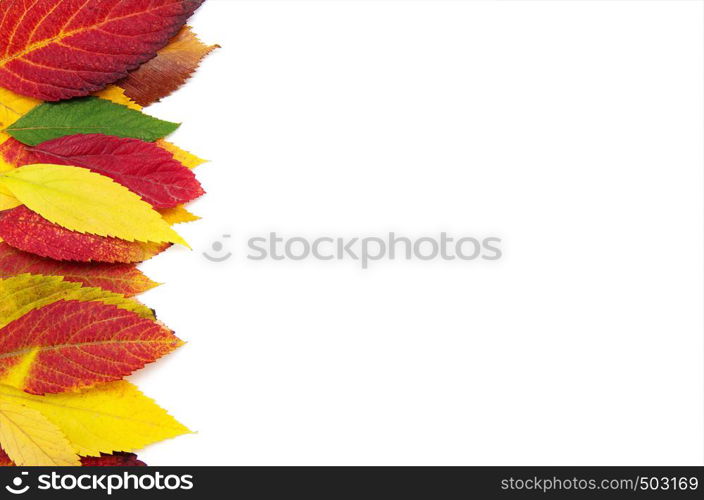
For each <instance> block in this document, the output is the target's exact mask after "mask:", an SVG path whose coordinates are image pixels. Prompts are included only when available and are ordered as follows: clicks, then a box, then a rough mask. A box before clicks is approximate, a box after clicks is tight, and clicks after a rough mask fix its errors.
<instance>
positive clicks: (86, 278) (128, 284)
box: [0, 243, 156, 297]
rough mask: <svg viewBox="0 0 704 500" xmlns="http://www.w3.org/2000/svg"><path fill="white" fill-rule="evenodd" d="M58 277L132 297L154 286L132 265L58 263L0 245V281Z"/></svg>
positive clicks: (3, 244) (6, 245) (4, 244)
mask: <svg viewBox="0 0 704 500" xmlns="http://www.w3.org/2000/svg"><path fill="white" fill-rule="evenodd" d="M25 273H28V274H41V275H45V276H61V277H62V278H63V279H64V281H71V282H74V283H81V284H83V285H84V286H88V287H95V288H102V289H103V290H108V291H110V292H115V293H119V294H121V295H124V296H126V297H133V296H135V295H137V294H140V293H144V292H146V291H147V290H151V289H152V288H154V287H155V286H156V283H154V282H153V281H152V280H150V279H149V278H147V277H146V276H145V275H144V274H143V273H142V272H141V271H140V270H139V269H137V267H136V266H135V265H134V264H89V263H78V262H60V261H57V260H52V259H46V258H44V257H38V256H36V255H32V254H30V253H26V252H21V251H19V250H15V249H14V248H12V247H11V246H10V245H8V244H7V243H0V279H3V278H10V277H12V276H17V275H20V274H25Z"/></svg>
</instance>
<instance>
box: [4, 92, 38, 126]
mask: <svg viewBox="0 0 704 500" xmlns="http://www.w3.org/2000/svg"><path fill="white" fill-rule="evenodd" d="M40 104H41V101H38V100H37V99H32V98H31V97H25V96H22V95H19V94H15V93H14V92H11V91H9V90H7V89H4V88H0V129H3V130H4V129H6V128H7V127H9V126H10V125H12V124H13V123H15V122H16V121H17V120H19V119H20V118H21V117H22V116H23V115H24V114H26V113H29V112H30V111H31V110H32V109H34V108H36V107H37V106H39V105H40Z"/></svg>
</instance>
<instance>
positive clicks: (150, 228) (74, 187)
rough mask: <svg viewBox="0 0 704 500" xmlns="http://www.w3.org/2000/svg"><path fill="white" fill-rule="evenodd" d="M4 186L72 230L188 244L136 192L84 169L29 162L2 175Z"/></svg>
mask: <svg viewBox="0 0 704 500" xmlns="http://www.w3.org/2000/svg"><path fill="white" fill-rule="evenodd" d="M0 185H3V186H4V187H5V188H6V189H8V190H9V191H10V192H12V194H13V195H14V196H15V197H16V198H17V199H18V200H20V201H21V202H22V203H23V204H24V205H26V206H27V208H29V209H30V210H33V211H34V212H36V213H38V214H39V215H41V216H42V217H44V218H45V219H47V220H49V221H51V222H54V223H56V224H58V225H60V226H63V227H65V228H66V229H70V230H72V231H78V232H80V233H90V234H97V235H98V236H114V237H116V238H120V239H123V240H127V241H152V242H156V243H180V244H182V245H184V246H188V243H186V242H185V240H184V239H183V238H181V237H180V236H179V235H178V234H177V233H176V232H175V231H174V230H173V229H171V226H169V225H168V224H167V223H166V221H165V220H164V219H162V217H161V215H159V213H158V212H156V211H155V210H154V209H153V208H152V206H151V205H149V204H148V203H146V202H145V201H143V200H142V199H141V198H140V197H139V196H138V195H136V194H135V193H133V192H132V191H130V190H129V189H127V188H126V187H124V186H122V185H120V184H118V183H116V182H114V181H113V180H112V179H110V178H108V177H105V176H102V175H100V174H96V173H94V172H91V171H90V170H88V169H85V168H80V167H69V166H65V165H46V164H37V165H27V166H24V167H20V168H16V169H14V170H12V171H10V172H5V173H4V174H0Z"/></svg>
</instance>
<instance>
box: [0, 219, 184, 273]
mask: <svg viewBox="0 0 704 500" xmlns="http://www.w3.org/2000/svg"><path fill="white" fill-rule="evenodd" d="M0 238H2V239H3V240H5V242H6V243H7V244H8V245H10V246H12V247H14V248H16V249H18V250H23V251H25V252H29V253H33V254H35V255H39V256H40V257H48V258H50V259H55V260H71V261H77V262H108V263H115V262H121V263H128V264H129V263H134V262H143V261H145V260H147V259H151V258H152V257H154V256H155V255H157V254H159V253H161V252H163V251H164V250H166V249H167V248H168V247H169V246H170V245H169V244H166V243H142V242H138V241H137V242H131V241H125V240H120V239H118V238H106V237H102V236H96V235H93V234H81V233H77V232H75V231H70V230H68V229H66V228H63V227H61V226H59V225H57V224H53V223H51V222H49V221H48V220H46V219H45V218H44V217H42V216H41V215H38V214H36V213H34V212H32V211H31V210H29V209H28V208H27V207H25V206H20V207H17V208H13V209H12V210H7V211H5V212H1V213H0Z"/></svg>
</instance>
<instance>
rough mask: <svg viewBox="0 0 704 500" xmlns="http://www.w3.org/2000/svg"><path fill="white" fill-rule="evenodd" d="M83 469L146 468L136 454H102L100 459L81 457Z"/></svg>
mask: <svg viewBox="0 0 704 500" xmlns="http://www.w3.org/2000/svg"><path fill="white" fill-rule="evenodd" d="M81 465H83V467H146V466H147V464H145V463H144V462H142V461H141V460H139V459H138V458H137V455H135V454H134V453H120V452H118V453H113V454H112V455H108V454H105V453H102V454H101V455H100V456H99V457H81Z"/></svg>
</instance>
